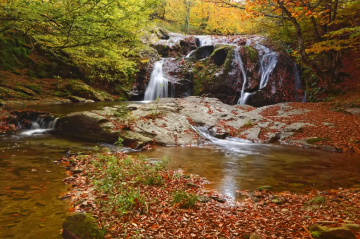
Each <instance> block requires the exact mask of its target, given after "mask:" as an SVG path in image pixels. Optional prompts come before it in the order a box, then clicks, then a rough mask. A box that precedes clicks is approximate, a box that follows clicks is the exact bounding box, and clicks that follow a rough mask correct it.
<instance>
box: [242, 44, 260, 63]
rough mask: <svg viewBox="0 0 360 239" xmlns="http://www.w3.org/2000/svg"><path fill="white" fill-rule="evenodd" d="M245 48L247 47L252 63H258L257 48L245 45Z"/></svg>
mask: <svg viewBox="0 0 360 239" xmlns="http://www.w3.org/2000/svg"><path fill="white" fill-rule="evenodd" d="M244 49H246V51H247V54H248V56H249V59H250V61H251V63H254V64H255V63H257V62H258V61H259V55H258V52H257V50H256V49H255V48H254V47H251V46H244Z"/></svg>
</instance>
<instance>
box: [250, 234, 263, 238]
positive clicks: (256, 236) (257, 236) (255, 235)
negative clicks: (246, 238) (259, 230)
mask: <svg viewBox="0 0 360 239" xmlns="http://www.w3.org/2000/svg"><path fill="white" fill-rule="evenodd" d="M261 238H262V237H261V236H259V235H258V234H256V233H254V234H252V235H251V237H250V239H261Z"/></svg>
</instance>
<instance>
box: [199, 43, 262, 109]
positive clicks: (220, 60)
mask: <svg viewBox="0 0 360 239" xmlns="http://www.w3.org/2000/svg"><path fill="white" fill-rule="evenodd" d="M247 51H253V48H252V47H247V48H244V49H242V48H237V47H235V46H229V45H218V46H216V48H215V50H214V52H213V53H212V54H211V55H210V57H208V58H205V59H203V60H201V61H197V62H196V63H195V64H194V66H193V94H194V95H207V96H209V97H215V98H218V99H219V100H221V101H222V102H224V103H226V104H236V103H237V101H238V99H239V97H240V94H241V89H242V87H243V82H244V77H243V76H244V74H243V69H244V68H243V67H242V65H244V67H245V64H244V63H243V62H242V61H241V58H244V59H245V63H246V64H248V65H249V66H251V67H249V69H251V70H252V72H251V73H252V75H256V74H255V73H253V72H254V71H255V70H254V69H256V65H257V62H255V63H252V61H254V60H253V59H250V56H251V54H249V53H247ZM241 55H242V57H241ZM254 59H255V61H256V59H257V58H256V57H254ZM245 69H246V68H245Z"/></svg>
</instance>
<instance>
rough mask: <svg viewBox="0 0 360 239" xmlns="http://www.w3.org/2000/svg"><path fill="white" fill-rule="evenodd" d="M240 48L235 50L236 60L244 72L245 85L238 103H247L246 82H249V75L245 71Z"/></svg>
mask: <svg viewBox="0 0 360 239" xmlns="http://www.w3.org/2000/svg"><path fill="white" fill-rule="evenodd" d="M239 50H240V47H236V48H235V50H234V51H235V62H236V63H237V65H238V67H239V68H240V70H241V74H242V77H243V85H242V88H241V96H240V98H239V100H238V104H240V105H243V104H245V103H246V101H245V86H246V83H247V77H246V71H245V67H244V63H243V62H242V59H241V56H240V53H239Z"/></svg>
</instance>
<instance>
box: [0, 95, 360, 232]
mask: <svg viewBox="0 0 360 239" xmlns="http://www.w3.org/2000/svg"><path fill="white" fill-rule="evenodd" d="M114 104H120V103H118V102H99V103H88V104H85V103H84V104H81V103H79V104H67V105H55V106H54V105H52V106H36V107H35V106H31V107H30V108H31V109H35V110H40V111H47V112H50V113H53V114H58V115H63V114H67V113H71V112H75V111H83V110H91V109H99V108H101V107H103V106H110V105H114ZM21 109H24V108H18V110H21ZM200 131H201V129H200ZM201 133H202V135H203V136H204V137H210V136H207V135H206V132H205V131H201ZM209 139H210V140H212V141H213V142H212V143H207V144H205V145H201V146H199V147H160V146H159V147H156V148H155V150H152V151H143V152H135V153H132V154H143V155H145V156H147V157H149V158H151V159H153V160H158V159H159V158H161V157H163V156H168V157H170V161H169V163H168V168H169V169H179V168H181V169H182V170H184V171H185V173H188V174H197V175H199V176H201V177H205V178H206V179H207V180H209V181H210V182H211V184H209V185H207V186H206V187H207V188H209V189H215V190H217V191H218V192H220V193H223V194H225V195H227V196H229V197H232V198H236V197H237V193H236V190H242V189H248V190H254V189H257V188H258V187H260V186H264V185H268V186H272V188H273V190H275V191H283V190H288V191H293V192H306V191H309V190H313V189H316V190H326V189H329V188H339V187H352V186H356V187H360V160H359V156H358V155H356V154H347V153H342V154H340V153H335V152H329V151H322V150H308V149H301V148H297V147H291V146H284V145H266V144H255V143H251V142H248V141H243V140H239V139H235V138H228V139H225V140H219V139H213V138H209ZM95 146H100V147H110V148H111V149H112V150H122V149H120V148H117V147H115V146H113V145H106V144H101V143H92V142H86V141H82V140H77V139H73V138H64V137H60V136H53V135H51V134H40V135H33V136H31V135H30V136H29V135H14V136H2V137H0V170H1V172H2V173H1V174H0V203H1V205H2V206H1V208H0V238H34V239H35V238H61V236H60V234H59V232H60V229H61V228H62V222H63V221H64V219H65V218H66V216H67V215H68V209H69V201H68V200H67V199H65V200H63V199H60V198H59V197H61V194H64V193H66V192H67V190H68V188H69V186H67V185H64V183H63V182H62V179H63V178H65V177H66V176H67V175H66V171H65V169H64V167H63V166H62V165H61V164H60V165H59V164H57V163H56V161H57V160H58V159H60V158H61V157H63V155H64V154H65V152H67V151H70V152H73V153H77V152H82V153H90V152H94V151H95Z"/></svg>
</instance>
